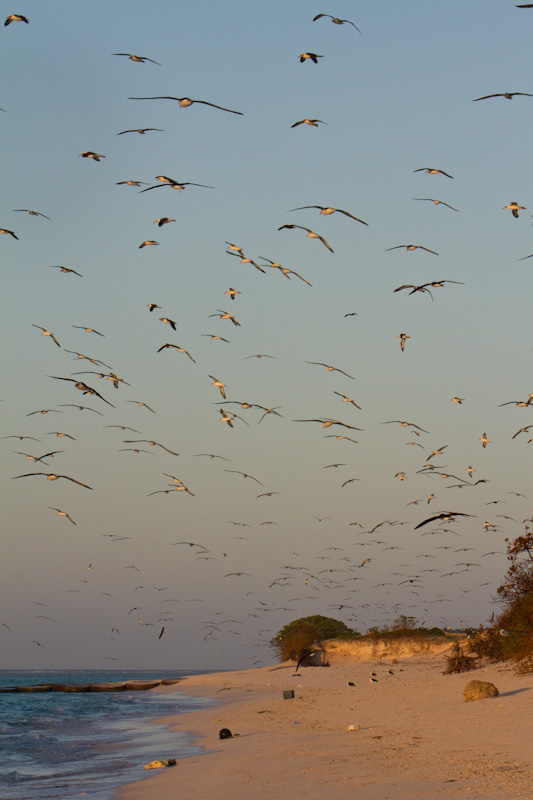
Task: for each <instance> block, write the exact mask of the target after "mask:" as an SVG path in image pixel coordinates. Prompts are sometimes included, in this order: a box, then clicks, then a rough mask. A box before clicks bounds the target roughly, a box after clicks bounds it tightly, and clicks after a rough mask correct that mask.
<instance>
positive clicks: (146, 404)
mask: <svg viewBox="0 0 533 800" xmlns="http://www.w3.org/2000/svg"><path fill="white" fill-rule="evenodd" d="M126 403H135V404H136V405H138V406H144V408H147V409H148V411H151V412H152V414H155V411H154V409H153V408H150V406H149V405H148V403H143V402H142V401H141V400H126Z"/></svg>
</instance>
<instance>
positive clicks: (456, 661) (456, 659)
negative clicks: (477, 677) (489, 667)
mask: <svg viewBox="0 0 533 800" xmlns="http://www.w3.org/2000/svg"><path fill="white" fill-rule="evenodd" d="M446 660H447V662H448V663H447V666H446V669H445V670H444V673H443V674H444V675H452V674H453V673H456V672H468V671H469V670H471V669H476V667H477V665H478V659H477V658H474V657H473V656H467V655H466V654H465V653H463V650H462V648H461V644H460V643H459V642H455V644H454V646H453V649H452V652H451V655H449V656H447V659H446Z"/></svg>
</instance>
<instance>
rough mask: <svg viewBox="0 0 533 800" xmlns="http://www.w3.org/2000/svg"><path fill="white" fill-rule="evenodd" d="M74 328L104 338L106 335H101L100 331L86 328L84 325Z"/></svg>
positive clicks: (74, 326)
mask: <svg viewBox="0 0 533 800" xmlns="http://www.w3.org/2000/svg"><path fill="white" fill-rule="evenodd" d="M72 327H73V328H79V330H80V331H85V333H96V334H97V335H98V336H104V334H103V333H100V331H97V330H95V329H94V328H86V327H85V326H84V325H73V326H72Z"/></svg>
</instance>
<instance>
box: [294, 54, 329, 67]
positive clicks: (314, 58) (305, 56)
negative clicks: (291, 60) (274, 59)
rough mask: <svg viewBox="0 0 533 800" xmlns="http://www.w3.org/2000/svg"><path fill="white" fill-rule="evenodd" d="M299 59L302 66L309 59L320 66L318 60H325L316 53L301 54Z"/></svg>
mask: <svg viewBox="0 0 533 800" xmlns="http://www.w3.org/2000/svg"><path fill="white" fill-rule="evenodd" d="M298 58H299V59H300V64H303V63H304V61H306V60H307V59H308V58H310V59H311V61H313V62H314V63H315V64H318V59H319V58H324V56H318V55H317V54H316V53H300V55H299V56H298Z"/></svg>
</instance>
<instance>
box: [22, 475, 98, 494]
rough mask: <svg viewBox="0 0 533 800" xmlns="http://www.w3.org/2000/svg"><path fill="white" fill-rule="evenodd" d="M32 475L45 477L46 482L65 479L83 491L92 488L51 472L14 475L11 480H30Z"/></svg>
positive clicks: (66, 476)
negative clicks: (82, 488)
mask: <svg viewBox="0 0 533 800" xmlns="http://www.w3.org/2000/svg"><path fill="white" fill-rule="evenodd" d="M32 475H46V480H47V481H57V480H59V478H65V480H67V481H72V483H77V484H78V486H83V487H84V488H85V489H91V491H92V486H87V484H86V483H81V481H77V480H76V479H75V478H70V477H69V476H68V475H56V474H55V473H53V472H28V473H26V474H25V475H15V476H14V478H12V480H16V479H17V478H30V477H31V476H32Z"/></svg>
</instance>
